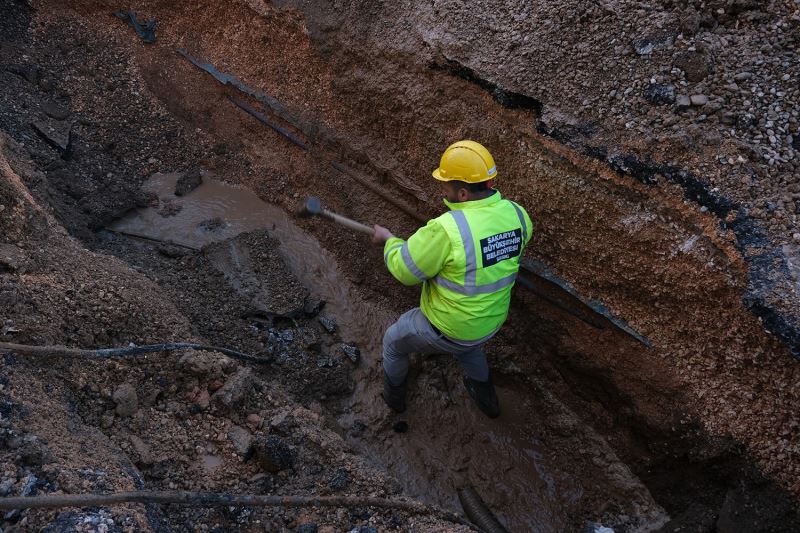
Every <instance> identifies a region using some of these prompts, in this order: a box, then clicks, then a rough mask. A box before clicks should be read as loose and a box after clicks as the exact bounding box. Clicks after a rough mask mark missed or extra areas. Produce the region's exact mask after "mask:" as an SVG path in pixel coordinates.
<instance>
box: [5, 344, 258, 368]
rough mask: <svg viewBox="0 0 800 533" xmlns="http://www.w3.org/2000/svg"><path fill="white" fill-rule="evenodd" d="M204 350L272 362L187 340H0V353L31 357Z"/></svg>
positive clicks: (100, 356)
mask: <svg viewBox="0 0 800 533" xmlns="http://www.w3.org/2000/svg"><path fill="white" fill-rule="evenodd" d="M187 349H188V350H206V351H209V352H220V353H223V354H225V355H227V356H230V357H232V358H234V359H239V360H241V361H248V362H250V363H259V364H267V363H270V362H272V360H271V359H269V358H265V357H256V356H254V355H248V354H246V353H241V352H237V351H235V350H229V349H228V348H220V347H218V346H206V345H204V344H193V343H188V342H173V343H165V344H148V345H145V346H126V347H124V348H99V349H96V350H83V349H80V348H67V347H66V346H28V345H25V344H13V343H10V342H0V354H4V353H15V354H17V355H27V356H31V357H67V358H75V359H79V358H83V359H105V358H108V357H131V356H134V355H141V354H145V353H152V352H169V351H173V350H187Z"/></svg>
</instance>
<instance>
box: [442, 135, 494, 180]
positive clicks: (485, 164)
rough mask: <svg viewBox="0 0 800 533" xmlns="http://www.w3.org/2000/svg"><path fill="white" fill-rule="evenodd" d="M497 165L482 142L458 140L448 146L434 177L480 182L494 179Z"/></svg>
mask: <svg viewBox="0 0 800 533" xmlns="http://www.w3.org/2000/svg"><path fill="white" fill-rule="evenodd" d="M496 176H497V167H496V166H495V164H494V159H492V154H490V153H489V150H487V149H486V148H485V147H484V146H483V145H482V144H480V143H476V142H475V141H458V142H457V143H453V144H451V145H450V146H448V147H447V150H445V151H444V153H443V154H442V160H441V161H439V168H437V169H436V170H434V171H433V177H434V178H436V179H437V180H439V181H453V180H458V181H464V182H466V183H480V182H482V181H488V180H490V179H494V178H495V177H496Z"/></svg>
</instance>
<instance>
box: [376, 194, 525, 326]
mask: <svg viewBox="0 0 800 533" xmlns="http://www.w3.org/2000/svg"><path fill="white" fill-rule="evenodd" d="M445 204H446V205H447V206H448V207H449V208H450V209H451V211H448V212H446V213H444V214H443V215H441V216H439V217H437V218H435V219H433V220H430V221H428V223H427V224H426V225H425V226H423V227H422V228H420V229H419V230H417V232H416V233H414V235H412V236H411V237H409V239H408V241H403V239H400V238H397V237H393V238H391V239H389V240H388V241H386V245H385V246H384V253H383V256H384V261H385V262H386V266H387V267H388V268H389V271H390V272H391V273H392V275H393V276H394V277H395V278H397V279H398V280H399V281H400V282H401V283H403V284H405V285H416V284H418V283H423V286H422V295H421V297H420V308H421V309H422V312H423V313H424V314H425V316H426V317H427V318H428V320H430V321H431V323H432V324H433V325H434V326H436V328H438V329H439V331H441V332H442V333H444V334H445V335H446V336H448V337H450V338H451V339H454V340H463V341H473V340H476V339H482V338H484V337H487V336H489V335H492V334H493V333H494V332H495V331H497V330H498V329H499V328H500V326H501V325H502V324H503V322H505V320H506V317H507V316H508V305H509V302H510V301H511V287H512V286H513V285H514V281H515V279H516V277H517V271H518V270H519V259H520V256H521V255H522V251H523V249H524V247H525V245H526V244H527V243H528V241H529V240H530V238H531V233H532V229H533V227H532V223H531V219H530V217H528V214H527V213H526V212H525V210H524V209H523V208H521V207H520V206H518V205H517V204H515V203H514V202H511V201H510V200H506V199H503V197H502V196H501V195H500V193H499V192H497V191H495V193H494V194H493V195H491V196H489V197H488V198H484V199H483V200H473V201H470V202H457V203H451V202H448V201H446V200H445Z"/></svg>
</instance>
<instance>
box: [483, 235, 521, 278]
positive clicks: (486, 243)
mask: <svg viewBox="0 0 800 533" xmlns="http://www.w3.org/2000/svg"><path fill="white" fill-rule="evenodd" d="M521 248H522V230H521V229H515V230H514V231H504V232H503V233H498V234H497V235H492V236H491V237H486V238H485V239H481V257H482V258H483V267H484V268H486V267H489V266H492V265H496V264H497V263H499V262H500V261H505V260H506V259H511V258H512V257H517V256H518V255H519V253H520V249H521Z"/></svg>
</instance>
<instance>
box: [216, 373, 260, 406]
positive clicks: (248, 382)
mask: <svg viewBox="0 0 800 533" xmlns="http://www.w3.org/2000/svg"><path fill="white" fill-rule="evenodd" d="M252 384H253V371H252V370H251V369H249V368H241V369H239V371H238V372H236V373H235V374H233V375H232V376H231V377H229V378H228V381H226V382H225V384H224V385H223V386H222V387H221V388H220V389H219V390H218V391H217V392H215V393H214V396H212V398H211V401H213V402H214V403H215V404H216V405H218V406H223V407H233V406H234V405H236V404H237V403H239V402H240V401H242V399H243V398H244V396H245V394H247V391H249V390H250V388H251V387H252Z"/></svg>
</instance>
